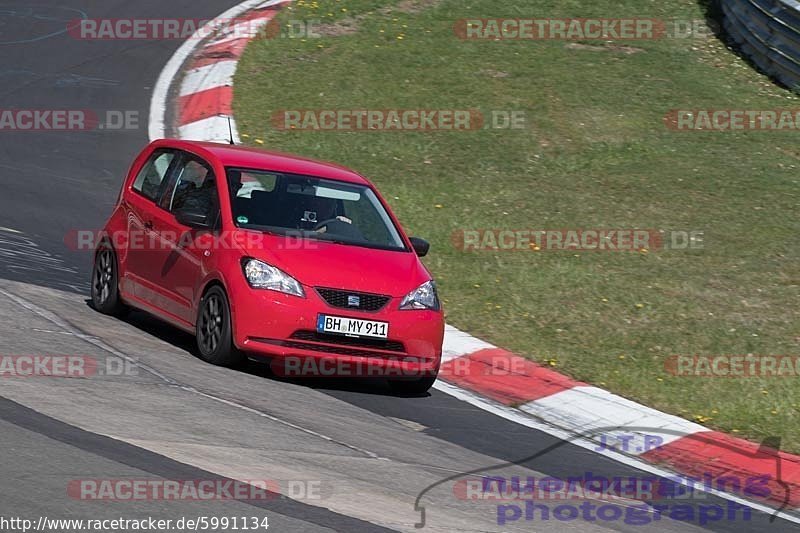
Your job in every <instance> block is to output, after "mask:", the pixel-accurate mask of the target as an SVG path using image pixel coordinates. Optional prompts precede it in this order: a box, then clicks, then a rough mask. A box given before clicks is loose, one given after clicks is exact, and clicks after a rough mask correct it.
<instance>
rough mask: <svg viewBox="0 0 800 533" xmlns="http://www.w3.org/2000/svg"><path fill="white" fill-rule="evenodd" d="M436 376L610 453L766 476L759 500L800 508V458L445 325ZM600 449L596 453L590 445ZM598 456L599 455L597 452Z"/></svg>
mask: <svg viewBox="0 0 800 533" xmlns="http://www.w3.org/2000/svg"><path fill="white" fill-rule="evenodd" d="M440 376H441V379H443V380H444V381H446V382H447V383H450V384H453V385H456V386H458V387H459V388H462V389H467V390H469V391H472V392H474V393H477V394H478V395H480V396H482V397H484V398H488V399H490V400H491V401H493V402H495V403H498V404H501V405H503V406H506V407H513V408H515V409H519V410H520V411H522V412H524V413H526V414H527V415H530V416H532V417H534V418H535V419H536V420H539V421H542V422H544V423H546V424H548V425H550V426H554V427H557V428H559V429H561V430H564V431H566V432H567V433H569V434H571V435H580V436H582V437H583V438H584V439H587V440H590V441H594V442H596V443H597V444H603V446H604V447H613V448H614V450H613V451H614V452H616V453H622V454H623V455H627V456H629V457H635V458H636V459H638V460H640V461H646V462H648V463H651V464H653V465H664V466H666V467H668V468H670V469H672V470H674V471H677V472H679V473H681V474H683V475H685V476H688V477H691V478H696V479H700V480H703V481H704V482H710V483H712V484H714V485H715V486H716V485H717V482H718V481H719V480H722V479H723V478H725V477H726V476H729V477H730V479H731V480H733V479H736V480H739V482H740V483H742V484H744V481H745V480H747V479H749V478H755V477H758V476H769V479H765V485H766V487H767V488H768V490H769V493H770V495H769V496H768V497H767V498H764V500H765V501H766V502H768V503H769V504H771V505H772V506H774V507H781V506H783V505H784V504H787V510H789V509H791V510H795V511H800V457H798V456H796V455H792V454H788V453H783V452H776V451H774V450H771V449H766V448H762V447H760V446H759V445H758V444H754V443H752V442H749V441H746V440H744V439H740V438H736V437H732V436H730V435H727V434H725V433H721V432H719V431H712V430H710V429H708V428H705V427H703V426H701V425H699V424H695V423H694V422H690V421H688V420H685V419H683V418H680V417H677V416H674V415H670V414H667V413H662V412H661V411H657V410H656V409H652V408H650V407H647V406H644V405H642V404H639V403H636V402H633V401H631V400H628V399H626V398H623V397H621V396H617V395H616V394H612V393H610V392H608V391H606V390H603V389H600V388H598V387H593V386H590V385H587V384H586V383H581V382H579V381H575V380H573V379H571V378H569V377H567V376H564V375H563V374H560V373H558V372H555V371H553V370H552V369H550V368H547V367H544V366H541V365H539V364H536V363H534V362H533V361H530V360H528V359H525V358H523V357H520V356H518V355H515V354H513V353H511V352H509V351H507V350H503V349H501V348H497V347H495V346H492V345H490V344H488V343H485V342H483V341H480V340H478V339H475V338H474V337H471V336H470V335H468V334H466V333H464V332H461V331H459V330H457V329H455V328H453V327H450V326H448V327H447V331H446V335H445V345H444V362H443V364H442V370H441V374H440ZM595 451H598V448H595ZM599 453H603V452H602V451H599Z"/></svg>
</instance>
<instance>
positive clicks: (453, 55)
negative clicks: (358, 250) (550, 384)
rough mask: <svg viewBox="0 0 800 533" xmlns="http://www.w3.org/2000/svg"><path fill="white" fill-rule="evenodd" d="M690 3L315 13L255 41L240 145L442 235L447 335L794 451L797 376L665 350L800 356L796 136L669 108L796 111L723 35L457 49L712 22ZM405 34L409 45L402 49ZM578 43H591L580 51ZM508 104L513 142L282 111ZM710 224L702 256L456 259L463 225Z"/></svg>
mask: <svg viewBox="0 0 800 533" xmlns="http://www.w3.org/2000/svg"><path fill="white" fill-rule="evenodd" d="M704 16H705V10H704V8H703V6H702V5H700V4H698V3H695V2H693V1H687V0H666V1H663V2H652V1H646V0H622V1H614V2H612V1H608V0H594V1H591V2H588V1H577V0H559V1H555V0H553V1H542V2H536V8H535V9H534V8H533V6H532V4H531V2H530V0H508V1H506V2H502V3H499V2H497V1H496V0H440V1H439V0H416V1H415V0H343V1H336V0H317V1H315V2H311V1H309V0H305V1H304V2H298V3H296V4H295V5H294V6H293V7H292V8H291V9H290V10H285V11H284V12H283V13H282V14H281V15H280V17H281V20H282V21H283V22H288V21H290V20H308V19H321V20H322V21H323V22H324V26H322V30H323V31H321V32H320V33H322V34H323V36H322V37H319V38H306V39H299V38H297V39H272V40H259V41H255V42H254V43H253V44H251V45H250V46H249V48H248V49H247V51H246V53H245V56H244V59H243V61H242V63H241V65H240V68H239V71H238V72H237V75H236V79H235V102H234V107H235V115H236V118H237V121H238V123H239V127H240V130H241V132H242V133H243V134H245V135H246V137H245V140H246V142H247V143H248V144H253V145H255V146H263V147H267V148H272V149H277V150H282V151H288V152H293V153H298V154H302V155H305V156H309V157H313V158H319V159H323V160H329V161H335V162H337V163H340V164H343V165H346V166H350V167H352V168H355V169H356V170H358V171H360V172H361V173H363V174H364V175H366V176H368V177H370V178H371V179H372V180H373V181H374V182H375V183H376V185H377V186H378V188H379V189H380V190H381V192H382V193H383V194H384V196H385V197H386V198H387V199H388V201H389V202H390V204H391V205H392V208H393V209H394V211H395V212H396V213H397V215H398V216H399V218H400V220H401V221H402V222H403V224H404V226H405V227H406V229H407V230H408V231H409V233H410V234H413V235H418V236H422V237H426V238H428V239H429V240H430V241H431V243H432V252H431V255H430V256H429V257H428V258H426V264H427V265H428V266H429V268H430V269H431V271H432V272H433V273H434V275H435V276H436V278H437V280H438V282H439V286H440V289H441V293H442V296H443V299H444V301H445V306H446V311H447V320H448V323H450V324H452V325H454V326H456V327H458V328H460V329H463V330H466V331H468V332H470V333H471V334H473V335H475V336H477V337H480V338H483V339H485V340H487V341H489V342H492V343H493V344H496V345H498V346H502V347H504V348H508V349H511V350H513V351H515V352H517V353H520V354H523V355H525V356H526V357H529V358H531V359H533V360H535V361H539V362H542V363H543V364H548V365H551V366H553V367H554V368H555V369H557V370H559V371H561V372H564V373H566V374H568V375H570V376H572V377H574V378H577V379H580V380H584V381H587V382H590V383H592V384H596V385H598V386H601V387H604V388H607V389H609V390H611V391H613V392H615V393H618V394H621V395H623V396H625V397H628V398H631V399H633V400H636V401H639V402H642V403H645V404H647V405H650V406H652V407H655V408H658V409H661V410H664V411H667V412H670V413H674V414H677V415H680V416H683V417H685V418H688V419H692V420H697V421H701V422H703V423H704V424H705V425H707V426H710V427H714V428H718V429H721V430H725V431H729V432H733V433H735V434H738V435H740V436H743V437H747V438H750V439H758V440H760V439H761V438H763V437H766V436H780V437H782V438H783V446H782V447H783V448H784V449H786V450H790V451H794V452H800V386H798V378H747V379H725V378H714V379H703V378H686V377H676V376H672V375H670V374H669V373H667V372H665V369H664V362H665V360H666V359H667V358H668V357H670V356H672V355H693V354H698V355H718V354H741V355H744V354H748V353H752V354H759V355H778V354H782V355H800V305H798V304H800V237H799V236H800V217H799V216H798V213H800V192H798V191H800V171H799V170H798V167H800V143H798V133H797V132H787V131H784V132H776V131H750V132H676V131H672V130H669V129H668V128H666V127H665V125H664V123H663V122H662V119H663V117H664V115H665V114H666V113H667V112H668V111H669V110H672V109H708V108H715V109H723V108H735V109H775V108H793V107H800V105H799V104H800V99H799V98H798V97H797V96H796V95H793V94H792V93H790V92H788V91H786V90H784V89H781V88H780V87H777V86H775V85H773V84H772V83H771V82H770V81H769V80H768V79H767V78H765V77H764V76H762V75H760V74H758V73H757V72H755V71H754V70H753V69H752V68H751V67H750V66H749V65H748V64H747V63H746V62H745V61H743V60H742V59H741V58H739V57H738V56H737V55H736V54H734V53H733V52H731V51H730V50H728V49H727V48H726V47H725V45H724V44H723V43H722V42H720V41H719V40H718V39H716V38H715V37H713V36H707V37H698V38H694V39H662V40H647V41H635V42H633V41H629V42H624V43H620V44H622V45H624V46H623V47H620V46H609V45H607V44H606V43H603V42H583V43H578V44H579V45H582V46H575V43H570V42H564V41H495V42H492V41H462V40H460V39H458V38H457V37H456V36H455V34H454V29H453V27H454V22H455V21H456V20H458V19H464V18H489V17H492V18H494V17H529V18H532V17H536V18H545V17H554V18H565V17H598V18H610V17H652V18H661V19H703V18H704ZM401 37H402V38H401ZM583 45H585V46H583ZM389 108H399V109H419V108H425V109H469V108H476V109H480V110H483V111H485V112H486V111H489V110H517V111H524V112H525V113H526V116H527V127H526V128H524V129H519V130H493V129H482V130H479V131H471V132H463V131H462V132H427V133H426V132H409V131H405V132H310V131H279V130H276V129H274V128H273V127H272V125H271V123H270V119H271V116H272V114H273V112H274V111H276V110H282V109H389ZM477 228H496V229H560V228H618V229H624V228H654V229H664V230H697V231H703V232H705V243H704V247H703V248H702V249H695V250H671V251H657V250H652V251H650V252H649V253H636V252H632V253H630V252H629V253H619V252H618V253H600V252H579V253H574V252H572V251H569V252H567V251H547V252H545V251H539V252H536V251H534V250H531V251H522V252H492V251H472V252H464V251H461V250H459V249H457V247H455V246H454V245H453V242H452V239H451V236H452V234H453V232H454V231H456V230H460V229H477Z"/></svg>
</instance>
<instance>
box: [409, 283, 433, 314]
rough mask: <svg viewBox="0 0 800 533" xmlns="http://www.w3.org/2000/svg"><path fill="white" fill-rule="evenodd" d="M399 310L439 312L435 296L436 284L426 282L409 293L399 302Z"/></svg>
mask: <svg viewBox="0 0 800 533" xmlns="http://www.w3.org/2000/svg"><path fill="white" fill-rule="evenodd" d="M400 309H430V310H432V311H438V310H439V296H438V295H437V294H436V282H434V281H433V280H431V281H426V282H425V283H423V284H422V285H420V286H419V287H417V288H416V289H414V290H413V291H411V292H409V293H408V294H407V295H406V296H405V298H403V301H402V302H400Z"/></svg>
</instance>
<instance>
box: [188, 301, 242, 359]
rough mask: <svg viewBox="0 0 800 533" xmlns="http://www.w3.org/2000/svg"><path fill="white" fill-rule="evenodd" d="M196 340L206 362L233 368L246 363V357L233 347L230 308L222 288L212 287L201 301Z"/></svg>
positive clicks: (201, 355)
mask: <svg viewBox="0 0 800 533" xmlns="http://www.w3.org/2000/svg"><path fill="white" fill-rule="evenodd" d="M196 337H197V348H198V349H199V350H200V357H202V358H203V360H205V361H208V362H209V363H211V364H213V365H219V366H230V367H232V366H237V365H239V364H241V363H242V361H244V354H243V353H242V352H240V351H239V350H238V349H237V348H236V346H234V344H233V328H232V327H231V309H230V305H229V304H228V297H227V296H226V295H225V291H223V290H222V289H221V288H220V287H217V286H214V287H211V288H210V289H208V291H206V293H205V295H203V299H202V300H200V309H199V310H198V317H197V326H196Z"/></svg>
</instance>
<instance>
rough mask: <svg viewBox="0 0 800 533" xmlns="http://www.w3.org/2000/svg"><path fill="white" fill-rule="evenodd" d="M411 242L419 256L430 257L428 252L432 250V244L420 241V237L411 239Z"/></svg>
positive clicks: (423, 240)
mask: <svg viewBox="0 0 800 533" xmlns="http://www.w3.org/2000/svg"><path fill="white" fill-rule="evenodd" d="M409 240H410V241H411V246H412V247H413V248H414V251H415V252H417V255H418V256H420V257H425V256H426V255H428V251H429V250H430V249H431V243H429V242H428V241H426V240H425V239H420V238H419V237H411V238H410V239H409Z"/></svg>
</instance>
